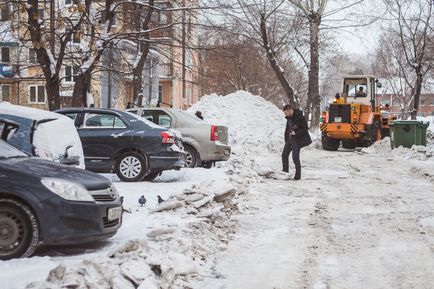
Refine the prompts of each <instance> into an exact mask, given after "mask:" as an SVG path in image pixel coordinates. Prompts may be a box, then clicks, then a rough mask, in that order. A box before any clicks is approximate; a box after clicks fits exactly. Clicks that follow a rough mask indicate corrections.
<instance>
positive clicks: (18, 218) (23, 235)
mask: <svg viewBox="0 0 434 289" xmlns="http://www.w3.org/2000/svg"><path fill="white" fill-rule="evenodd" d="M38 243H39V225H38V221H37V219H36V216H35V214H34V213H33V212H32V210H31V209H30V208H29V207H28V206H26V205H24V204H22V203H21V202H18V201H15V200H13V199H0V259H1V260H7V259H11V258H20V257H29V256H30V255H32V254H33V252H34V251H35V249H36V247H37V246H38Z"/></svg>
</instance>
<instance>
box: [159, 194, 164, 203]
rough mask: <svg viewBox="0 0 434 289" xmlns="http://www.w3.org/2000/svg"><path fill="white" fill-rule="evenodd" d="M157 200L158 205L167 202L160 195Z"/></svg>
mask: <svg viewBox="0 0 434 289" xmlns="http://www.w3.org/2000/svg"><path fill="white" fill-rule="evenodd" d="M157 198H158V204H161V203H162V202H165V201H164V200H163V198H162V197H161V196H160V195H158V196H157Z"/></svg>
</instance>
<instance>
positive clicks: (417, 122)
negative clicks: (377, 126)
mask: <svg viewBox="0 0 434 289" xmlns="http://www.w3.org/2000/svg"><path fill="white" fill-rule="evenodd" d="M390 125H419V126H426V127H428V126H429V123H428V122H423V121H421V120H395V121H393V122H392V123H390Z"/></svg>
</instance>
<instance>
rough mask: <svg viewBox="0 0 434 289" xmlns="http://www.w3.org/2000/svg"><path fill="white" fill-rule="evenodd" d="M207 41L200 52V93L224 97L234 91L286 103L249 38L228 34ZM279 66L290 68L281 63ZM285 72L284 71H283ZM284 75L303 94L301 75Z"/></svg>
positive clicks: (265, 62) (280, 87) (269, 70)
mask: <svg viewBox="0 0 434 289" xmlns="http://www.w3.org/2000/svg"><path fill="white" fill-rule="evenodd" d="M204 39H208V40H207V41H208V43H207V47H208V49H207V50H206V51H203V52H202V53H201V54H202V60H201V63H202V65H201V67H202V68H203V70H202V71H201V85H202V87H203V91H204V93H206V94H207V93H219V94H228V93H230V92H233V91H237V90H245V91H249V92H251V93H252V94H255V95H260V96H262V97H264V98H265V99H267V100H269V101H272V102H274V103H275V104H276V105H278V106H281V105H283V104H285V103H286V102H287V98H286V97H285V92H284V91H283V88H282V86H281V84H280V82H279V81H278V79H277V78H276V76H275V74H274V71H273V69H272V68H271V65H270V63H269V61H268V59H267V58H266V57H265V55H264V52H263V50H262V49H261V47H260V46H258V44H257V43H256V42H254V41H253V40H251V39H250V38H245V37H243V36H238V37H235V36H234V35H233V34H231V33H218V35H217V36H216V37H214V38H213V37H210V36H209V35H207V37H204ZM281 63H282V66H283V67H286V68H289V67H294V64H293V63H290V62H287V61H282V62H281ZM287 70H288V69H287ZM289 70H291V71H294V74H292V73H291V74H288V78H289V81H291V82H294V83H296V85H297V86H295V87H294V88H295V89H296V90H297V91H298V92H302V91H303V90H304V85H305V80H304V77H303V76H304V75H303V73H302V72H301V71H300V70H298V69H296V68H293V69H289Z"/></svg>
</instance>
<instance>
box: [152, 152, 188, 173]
mask: <svg viewBox="0 0 434 289" xmlns="http://www.w3.org/2000/svg"><path fill="white" fill-rule="evenodd" d="M184 160H185V155H184V154H183V153H170V154H169V153H165V154H158V155H151V156H149V167H150V170H151V171H165V170H173V169H180V168H183V167H184V165H185V161H184Z"/></svg>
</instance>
